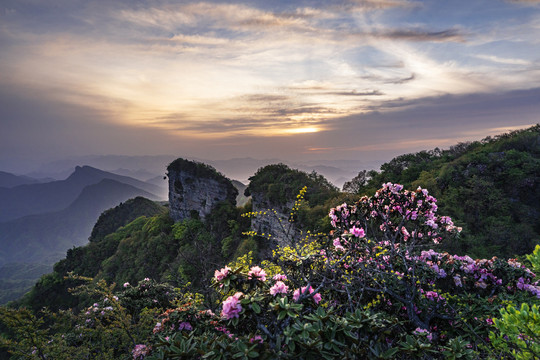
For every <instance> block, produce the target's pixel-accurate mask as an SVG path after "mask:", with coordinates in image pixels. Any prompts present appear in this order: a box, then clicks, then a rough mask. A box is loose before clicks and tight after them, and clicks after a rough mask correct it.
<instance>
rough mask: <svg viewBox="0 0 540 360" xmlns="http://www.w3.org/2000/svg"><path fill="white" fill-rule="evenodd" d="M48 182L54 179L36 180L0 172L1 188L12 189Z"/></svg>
mask: <svg viewBox="0 0 540 360" xmlns="http://www.w3.org/2000/svg"><path fill="white" fill-rule="evenodd" d="M48 181H54V179H52V178H47V179H34V178H32V177H30V176H25V175H15V174H11V173H8V172H5V171H0V188H12V187H15V186H19V185H28V184H38V183H43V182H48Z"/></svg>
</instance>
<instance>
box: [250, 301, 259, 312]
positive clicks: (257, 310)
mask: <svg viewBox="0 0 540 360" xmlns="http://www.w3.org/2000/svg"><path fill="white" fill-rule="evenodd" d="M251 308H252V309H253V311H255V314H259V313H260V312H261V307H260V306H259V304H257V303H252V304H251Z"/></svg>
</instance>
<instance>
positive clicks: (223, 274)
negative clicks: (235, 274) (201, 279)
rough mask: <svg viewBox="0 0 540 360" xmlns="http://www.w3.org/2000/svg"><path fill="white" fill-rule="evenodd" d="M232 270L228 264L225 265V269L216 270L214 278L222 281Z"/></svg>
mask: <svg viewBox="0 0 540 360" xmlns="http://www.w3.org/2000/svg"><path fill="white" fill-rule="evenodd" d="M230 270H231V268H230V267H228V266H225V267H224V268H223V269H220V270H216V271H215V272H214V279H215V280H216V281H221V280H223V279H225V278H226V277H227V275H229V271H230Z"/></svg>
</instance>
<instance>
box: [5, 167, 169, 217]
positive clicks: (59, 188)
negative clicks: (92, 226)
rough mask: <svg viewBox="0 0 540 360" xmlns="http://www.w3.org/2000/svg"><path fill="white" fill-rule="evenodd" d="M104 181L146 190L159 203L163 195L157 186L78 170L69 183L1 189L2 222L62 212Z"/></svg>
mask: <svg viewBox="0 0 540 360" xmlns="http://www.w3.org/2000/svg"><path fill="white" fill-rule="evenodd" d="M103 179H111V180H115V181H117V182H121V183H124V184H128V185H131V186H133V187H136V188H139V189H141V190H144V191H146V192H148V193H149V195H148V196H149V197H150V198H151V199H157V196H155V195H154V194H156V193H160V189H159V187H157V186H156V185H153V184H149V183H146V182H143V181H140V180H136V179H133V178H130V177H127V176H121V175H116V174H113V173H109V172H106V171H102V170H99V169H96V168H93V167H90V166H82V167H80V166H77V167H76V168H75V171H74V172H73V173H72V174H71V175H70V176H69V177H68V178H67V179H65V180H58V181H51V182H48V183H43V184H27V185H20V186H16V187H14V188H11V189H6V188H0V204H2V205H1V206H0V222H5V221H9V220H14V219H17V218H20V217H23V216H27V215H35V214H41V213H46V212H53V211H60V210H62V209H64V208H66V207H67V206H69V205H70V204H71V203H72V202H73V201H74V200H75V199H76V198H77V196H79V194H81V191H82V190H83V189H84V188H85V187H86V186H88V185H92V184H97V183H98V182H100V181H101V180H103Z"/></svg>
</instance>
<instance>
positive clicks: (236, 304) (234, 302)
mask: <svg viewBox="0 0 540 360" xmlns="http://www.w3.org/2000/svg"><path fill="white" fill-rule="evenodd" d="M242 295H244V294H242V293H241V292H237V293H236V294H234V295H233V296H229V297H228V298H227V300H225V301H224V302H223V310H222V311H221V316H223V318H225V319H232V318H237V317H239V314H240V312H241V311H242V305H241V304H240V298H241V297H242Z"/></svg>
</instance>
